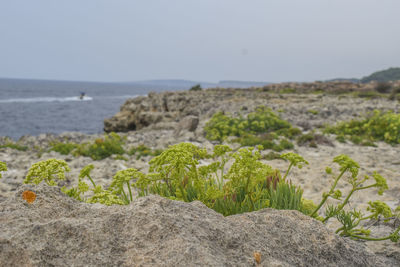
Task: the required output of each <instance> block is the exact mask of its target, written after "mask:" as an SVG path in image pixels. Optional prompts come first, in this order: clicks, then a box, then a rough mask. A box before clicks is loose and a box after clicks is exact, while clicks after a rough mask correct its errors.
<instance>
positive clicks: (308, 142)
mask: <svg viewBox="0 0 400 267" xmlns="http://www.w3.org/2000/svg"><path fill="white" fill-rule="evenodd" d="M297 144H298V145H299V146H309V147H318V145H329V146H333V144H332V142H331V141H330V140H329V139H328V138H326V137H325V136H323V135H322V134H316V133H315V132H310V133H306V134H302V135H300V136H299V137H297Z"/></svg>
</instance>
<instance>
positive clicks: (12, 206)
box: [0, 185, 399, 266]
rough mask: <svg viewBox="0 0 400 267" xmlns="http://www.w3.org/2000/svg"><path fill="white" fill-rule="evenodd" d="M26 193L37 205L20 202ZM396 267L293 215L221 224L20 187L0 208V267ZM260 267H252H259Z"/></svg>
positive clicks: (201, 209)
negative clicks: (256, 256) (31, 194)
mask: <svg viewBox="0 0 400 267" xmlns="http://www.w3.org/2000/svg"><path fill="white" fill-rule="evenodd" d="M27 189H30V190H33V191H34V192H36V194H37V199H36V201H35V202H34V203H33V204H28V203H26V202H25V200H23V199H22V198H21V195H22V192H23V191H24V190H27ZM254 252H257V253H260V255H261V266H396V265H397V266H398V264H399V263H398V262H395V260H394V259H390V258H384V257H380V256H376V255H374V254H372V253H371V252H369V251H368V250H367V249H365V247H364V246H363V245H362V244H360V243H356V242H355V241H352V240H349V239H343V238H341V237H338V236H336V235H335V234H334V233H332V232H331V231H329V230H328V229H326V227H325V226H324V225H323V224H322V223H320V222H318V221H316V220H313V219H311V218H309V217H307V216H304V215H302V214H301V213H299V212H297V211H278V210H272V209H265V210H261V211H258V212H253V213H246V214H242V215H236V216H229V217H223V216H222V215H220V214H218V213H216V212H214V211H213V210H211V209H208V208H207V207H205V206H204V205H203V204H202V203H200V202H192V203H183V202H177V201H171V200H168V199H164V198H161V197H159V196H149V197H144V198H140V199H138V200H136V201H135V202H134V203H132V204H131V205H128V206H112V207H107V206H102V205H98V204H95V205H90V204H85V203H80V202H76V201H74V200H73V199H71V198H68V197H67V196H65V195H64V194H62V193H61V192H60V191H59V189H58V188H54V187H48V186H46V185H44V186H38V187H30V186H26V185H25V186H21V187H19V188H18V189H17V191H16V193H15V196H14V197H12V198H8V199H7V200H6V201H3V202H0V266H160V265H163V266H256V265H258V264H257V263H256V261H255V259H254V256H253V255H254ZM258 266H259V265H258Z"/></svg>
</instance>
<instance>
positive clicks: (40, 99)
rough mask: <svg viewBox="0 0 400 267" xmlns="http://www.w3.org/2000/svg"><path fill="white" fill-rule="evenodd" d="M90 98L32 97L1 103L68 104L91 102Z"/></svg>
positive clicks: (5, 100) (6, 100)
mask: <svg viewBox="0 0 400 267" xmlns="http://www.w3.org/2000/svg"><path fill="white" fill-rule="evenodd" d="M91 100H93V98H92V97H90V96H84V97H83V98H82V99H81V98H80V97H79V96H71V97H32V98H10V99H0V103H18V102H19V103H33V102H67V101H91Z"/></svg>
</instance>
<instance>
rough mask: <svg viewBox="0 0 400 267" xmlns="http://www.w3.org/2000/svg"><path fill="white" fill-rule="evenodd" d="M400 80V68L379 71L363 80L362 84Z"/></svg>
mask: <svg viewBox="0 0 400 267" xmlns="http://www.w3.org/2000/svg"><path fill="white" fill-rule="evenodd" d="M396 80H400V68H389V69H387V70H382V71H377V72H374V73H372V74H371V75H369V76H366V77H364V78H362V79H361V82H362V83H368V82H371V81H378V82H388V81H396Z"/></svg>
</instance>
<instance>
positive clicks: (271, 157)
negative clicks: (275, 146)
mask: <svg viewBox="0 0 400 267" xmlns="http://www.w3.org/2000/svg"><path fill="white" fill-rule="evenodd" d="M261 158H262V159H264V160H274V159H282V157H281V154H279V153H276V152H274V151H270V152H269V153H268V154H266V155H262V157H261Z"/></svg>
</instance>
